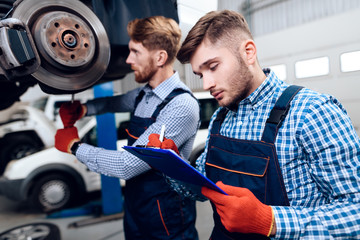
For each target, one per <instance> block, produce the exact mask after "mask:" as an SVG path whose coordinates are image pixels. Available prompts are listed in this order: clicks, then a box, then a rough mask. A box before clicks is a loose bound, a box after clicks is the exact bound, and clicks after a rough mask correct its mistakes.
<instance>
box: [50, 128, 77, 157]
mask: <svg viewBox="0 0 360 240" xmlns="http://www.w3.org/2000/svg"><path fill="white" fill-rule="evenodd" d="M78 141H80V138H79V135H78V131H77V128H76V127H69V128H63V129H58V130H57V132H56V134H55V148H56V149H57V150H59V151H62V152H67V153H71V147H72V145H73V144H74V143H75V142H78Z"/></svg>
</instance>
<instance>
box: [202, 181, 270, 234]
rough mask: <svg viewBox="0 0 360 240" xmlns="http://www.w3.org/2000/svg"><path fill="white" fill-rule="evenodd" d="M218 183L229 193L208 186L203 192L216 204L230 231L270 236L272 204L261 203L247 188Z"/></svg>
mask: <svg viewBox="0 0 360 240" xmlns="http://www.w3.org/2000/svg"><path fill="white" fill-rule="evenodd" d="M216 185H217V186H219V187H220V188H221V189H222V190H224V192H226V193H227V194H228V195H224V194H221V193H219V192H216V191H214V190H212V189H209V188H207V187H202V189H201V193H202V194H203V195H204V196H205V197H207V198H209V199H210V201H211V202H212V203H214V204H215V206H216V211H217V212H218V214H219V216H220V218H221V222H222V224H223V225H224V227H225V228H226V229H227V230H228V231H229V232H239V233H257V234H262V235H265V236H270V233H271V231H272V226H273V212H272V208H271V207H270V206H268V205H265V204H263V203H261V202H260V201H259V200H258V199H257V198H256V197H255V195H254V194H253V193H252V192H251V191H250V190H249V189H247V188H241V187H233V186H229V185H225V184H223V183H222V182H217V183H216Z"/></svg>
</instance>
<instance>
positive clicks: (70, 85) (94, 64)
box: [12, 0, 110, 91]
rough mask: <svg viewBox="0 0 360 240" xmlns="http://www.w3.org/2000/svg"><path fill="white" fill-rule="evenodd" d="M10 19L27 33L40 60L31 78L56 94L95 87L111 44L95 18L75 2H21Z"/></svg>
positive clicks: (69, 0)
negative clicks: (56, 90) (27, 28)
mask: <svg viewBox="0 0 360 240" xmlns="http://www.w3.org/2000/svg"><path fill="white" fill-rule="evenodd" d="M12 17H14V18H17V19H20V20H21V21H22V22H24V23H25V24H26V25H27V26H28V27H29V29H30V31H31V35H32V37H33V38H34V42H35V45H36V47H37V50H38V52H39V55H40V58H41V66H40V67H39V69H38V70H37V71H36V72H35V73H33V74H32V76H33V77H35V78H36V79H37V80H38V81H40V82H42V83H43V84H45V85H47V86H50V87H52V88H55V89H59V90H66V91H78V90H82V89H86V88H88V87H90V86H92V85H94V84H95V83H96V82H97V81H98V80H99V79H100V78H101V77H102V76H103V74H104V73H105V71H106V69H107V66H108V64H109V61H110V44H109V39H108V37H107V34H106V31H105V28H104V26H103V25H102V23H101V22H100V20H99V19H98V18H97V16H96V15H95V14H94V12H92V11H91V10H90V8H88V7H87V6H86V5H85V4H83V3H82V2H80V1H78V0H62V1H58V0H23V1H21V2H20V3H19V4H18V5H16V6H15V9H14V12H13V14H12Z"/></svg>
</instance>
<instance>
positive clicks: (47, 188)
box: [0, 93, 218, 212]
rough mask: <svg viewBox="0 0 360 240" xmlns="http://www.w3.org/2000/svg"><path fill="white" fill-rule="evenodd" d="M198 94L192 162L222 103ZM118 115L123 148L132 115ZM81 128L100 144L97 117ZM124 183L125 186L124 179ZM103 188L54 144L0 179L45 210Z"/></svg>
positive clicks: (9, 191)
mask: <svg viewBox="0 0 360 240" xmlns="http://www.w3.org/2000/svg"><path fill="white" fill-rule="evenodd" d="M195 96H196V97H197V98H198V100H199V102H200V105H201V119H202V124H201V127H200V130H199V131H198V133H197V135H196V138H195V142H194V147H193V152H192V154H191V157H190V162H191V164H194V161H195V160H196V158H197V157H198V156H199V155H200V154H201V153H202V152H203V150H204V146H205V140H206V136H207V134H208V130H207V127H208V124H209V120H210V118H211V116H212V113H213V112H214V110H215V109H216V108H217V106H218V105H217V102H216V100H215V99H214V98H212V97H211V95H210V94H208V93H196V94H195ZM115 117H116V118H115V119H121V121H122V122H121V124H119V128H118V139H119V140H118V141H117V146H118V149H119V150H120V149H121V147H122V146H123V145H125V144H126V142H127V141H126V139H125V137H126V136H125V135H124V134H123V131H124V126H126V122H127V121H126V120H127V119H128V117H129V114H128V113H121V114H116V115H115ZM77 127H78V129H79V137H80V138H81V140H82V142H86V143H89V144H91V145H96V142H97V134H96V120H95V118H93V117H86V118H83V119H82V120H80V121H78V122H77ZM121 183H122V185H123V186H124V181H121ZM100 188H101V178H100V175H99V174H97V173H95V172H91V171H89V170H88V169H87V167H86V166H85V165H84V164H82V163H80V162H79V161H77V159H76V157H75V156H73V155H71V154H67V153H62V152H60V151H58V150H57V149H55V148H54V147H51V148H48V149H45V150H42V151H40V152H37V153H35V154H32V155H30V156H27V157H24V158H22V159H18V160H13V161H11V162H10V163H9V164H8V166H7V168H6V170H5V172H4V174H3V176H2V177H1V178H0V194H1V195H4V196H6V197H8V198H10V199H13V200H16V201H29V202H30V203H31V204H32V206H34V207H35V208H38V209H41V210H42V211H45V212H48V211H56V210H60V209H63V208H66V207H69V206H73V205H75V204H76V203H79V202H81V200H82V199H86V195H85V194H87V193H90V192H94V191H98V190H100Z"/></svg>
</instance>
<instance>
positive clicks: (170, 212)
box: [124, 89, 198, 240]
mask: <svg viewBox="0 0 360 240" xmlns="http://www.w3.org/2000/svg"><path fill="white" fill-rule="evenodd" d="M183 93H189V92H187V91H186V90H183V89H174V90H173V91H172V92H171V93H170V94H169V95H168V96H167V97H166V99H165V100H164V101H163V102H162V103H161V104H159V105H158V106H157V108H156V110H155V111H154V113H153V115H152V116H151V118H141V117H137V116H135V115H134V112H135V111H134V112H133V113H132V115H131V121H130V125H129V129H128V133H129V137H128V145H132V144H133V143H134V142H135V141H136V139H137V138H138V137H139V136H140V135H141V134H142V133H143V132H144V131H145V130H146V129H147V128H148V127H149V126H150V125H151V124H152V123H154V122H155V121H156V117H157V116H158V114H159V112H160V111H161V109H163V108H164V107H165V105H166V104H167V103H168V102H170V101H171V100H172V99H173V98H174V97H176V96H177V95H179V94H183ZM190 94H191V93H190ZM143 96H144V91H141V92H140V94H139V95H138V96H137V98H136V101H135V109H136V107H137V105H138V104H139V102H140V101H141V99H142V97H143ZM124 197H125V201H124V208H125V216H124V230H125V238H126V239H129V240H136V239H189V240H190V239H191V240H193V239H198V235H197V231H196V229H195V220H196V208H195V201H193V200H190V199H188V198H182V197H181V196H180V195H179V194H178V193H176V192H175V191H174V190H172V189H171V188H170V186H169V184H167V183H166V181H165V178H164V177H163V175H162V174H161V173H160V172H158V171H156V170H154V169H151V170H149V171H147V172H145V173H142V174H140V175H138V176H136V177H134V178H131V179H130V180H127V181H126V187H125V191H124Z"/></svg>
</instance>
